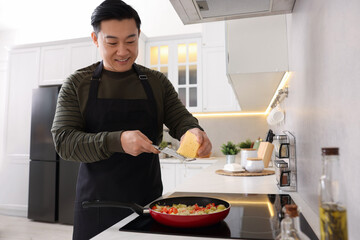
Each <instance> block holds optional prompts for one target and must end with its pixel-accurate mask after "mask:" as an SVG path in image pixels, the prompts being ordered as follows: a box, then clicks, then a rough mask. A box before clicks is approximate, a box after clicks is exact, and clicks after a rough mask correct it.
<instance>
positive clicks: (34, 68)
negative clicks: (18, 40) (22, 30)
mask: <svg viewBox="0 0 360 240" xmlns="http://www.w3.org/2000/svg"><path fill="white" fill-rule="evenodd" d="M39 59H40V48H29V49H21V50H12V51H10V54H9V88H8V89H9V92H8V105H7V113H6V117H7V119H6V123H7V124H6V128H5V129H6V140H5V144H6V148H5V151H6V155H7V156H24V155H28V154H29V150H30V123H31V102H32V89H34V88H36V87H37V80H38V77H39Z"/></svg>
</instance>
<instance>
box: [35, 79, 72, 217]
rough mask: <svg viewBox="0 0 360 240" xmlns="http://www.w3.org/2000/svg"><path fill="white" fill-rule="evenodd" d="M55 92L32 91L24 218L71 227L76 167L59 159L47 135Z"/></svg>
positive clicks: (45, 88) (57, 87)
mask: <svg viewBox="0 0 360 240" xmlns="http://www.w3.org/2000/svg"><path fill="white" fill-rule="evenodd" d="M59 89H60V86H52V87H40V88H37V89H33V96H32V111H31V112H32V113H31V139H30V174H29V201H28V218H29V219H33V220H36V221H43V222H60V223H64V224H73V208H74V200H75V189H76V179H77V173H78V168H79V163H75V162H69V161H64V160H63V159H61V158H60V157H59V155H58V154H57V153H56V151H55V147H54V143H53V139H52V135H51V126H52V122H53V119H54V115H55V110H56V102H57V98H58V92H59Z"/></svg>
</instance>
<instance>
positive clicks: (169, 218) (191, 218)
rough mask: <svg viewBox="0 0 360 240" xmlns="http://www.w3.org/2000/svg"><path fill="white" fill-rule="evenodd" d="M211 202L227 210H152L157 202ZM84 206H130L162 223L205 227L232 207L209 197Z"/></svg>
mask: <svg viewBox="0 0 360 240" xmlns="http://www.w3.org/2000/svg"><path fill="white" fill-rule="evenodd" d="M209 203H215V205H219V204H223V205H224V206H225V210H223V211H221V212H216V213H210V214H204V215H173V214H167V213H160V212H156V211H154V210H152V207H154V206H155V205H156V204H157V205H165V206H172V205H173V204H185V205H194V204H198V205H199V206H204V207H205V206H206V205H207V204H209ZM82 206H83V208H88V207H120V208H128V209H131V210H132V211H134V212H136V213H137V214H139V215H144V214H150V215H151V217H152V218H153V219H154V220H155V221H157V222H159V223H161V224H164V225H167V226H170V227H180V228H195V227H204V226H209V225H212V224H215V223H218V222H220V221H221V220H223V219H225V218H226V216H227V215H228V214H229V211H230V207H231V206H230V204H229V203H228V202H226V201H224V200H221V199H217V198H207V197H174V198H165V199H161V200H157V201H154V202H152V203H151V204H150V206H149V208H144V207H142V206H140V205H138V204H136V203H120V202H110V201H99V200H97V201H92V202H83V203H82Z"/></svg>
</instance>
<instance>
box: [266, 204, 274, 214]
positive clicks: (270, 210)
mask: <svg viewBox="0 0 360 240" xmlns="http://www.w3.org/2000/svg"><path fill="white" fill-rule="evenodd" d="M267 205H268V208H269V213H270V216H271V217H273V216H274V215H275V214H274V208H273V206H272V204H271V203H270V202H268V203H267Z"/></svg>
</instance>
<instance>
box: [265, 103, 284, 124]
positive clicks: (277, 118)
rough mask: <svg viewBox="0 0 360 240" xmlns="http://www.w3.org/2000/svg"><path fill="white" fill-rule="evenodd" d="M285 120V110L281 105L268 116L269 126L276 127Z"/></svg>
mask: <svg viewBox="0 0 360 240" xmlns="http://www.w3.org/2000/svg"><path fill="white" fill-rule="evenodd" d="M284 118H285V113H284V110H282V109H281V107H280V106H279V105H277V106H276V107H275V108H273V109H272V110H271V111H270V113H269V115H268V116H267V122H268V124H269V125H276V124H278V123H280V122H281V121H283V120H284Z"/></svg>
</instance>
